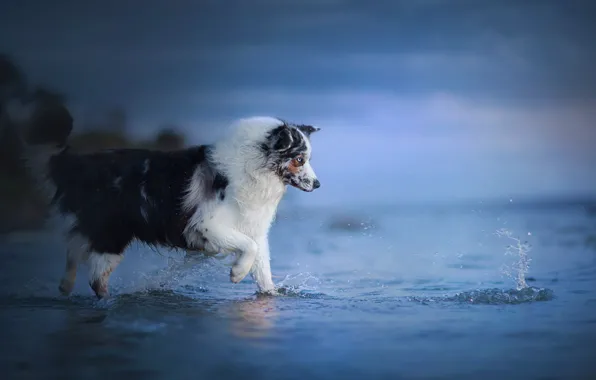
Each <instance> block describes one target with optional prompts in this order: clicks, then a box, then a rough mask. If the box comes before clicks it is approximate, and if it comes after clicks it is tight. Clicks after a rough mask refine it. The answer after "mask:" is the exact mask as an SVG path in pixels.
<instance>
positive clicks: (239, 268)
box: [230, 263, 250, 284]
mask: <svg viewBox="0 0 596 380" xmlns="http://www.w3.org/2000/svg"><path fill="white" fill-rule="evenodd" d="M248 272H250V266H248V265H242V263H237V264H234V266H232V269H231V270H230V280H231V281H232V282H233V283H235V284H237V283H239V282H240V281H242V280H244V277H246V275H248Z"/></svg>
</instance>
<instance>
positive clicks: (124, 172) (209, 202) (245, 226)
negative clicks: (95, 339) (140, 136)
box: [12, 109, 319, 298]
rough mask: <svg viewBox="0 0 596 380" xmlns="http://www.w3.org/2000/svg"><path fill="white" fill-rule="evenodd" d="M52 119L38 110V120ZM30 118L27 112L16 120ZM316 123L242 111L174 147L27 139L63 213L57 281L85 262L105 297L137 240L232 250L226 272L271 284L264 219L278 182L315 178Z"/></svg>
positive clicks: (263, 287)
mask: <svg viewBox="0 0 596 380" xmlns="http://www.w3.org/2000/svg"><path fill="white" fill-rule="evenodd" d="M64 112H66V113H67V112H68V111H67V110H66V109H64ZM62 116H64V115H62ZM14 119H17V118H14ZM64 119H67V118H64V117H63V118H62V119H61V120H64ZM55 120H56V118H55V116H52V118H46V119H45V120H44V118H43V117H38V118H37V123H39V122H41V123H42V124H43V123H45V124H52V122H54V121H55ZM12 122H13V124H15V123H16V124H19V122H14V120H13V121H12ZM71 122H72V120H71ZM31 123H32V122H31V117H29V118H27V117H25V118H23V119H22V120H21V121H20V124H23V125H25V126H26V125H27V124H31ZM316 130H318V129H316V128H314V127H311V126H304V125H292V124H289V123H287V122H285V121H282V120H280V119H276V118H269V117H255V118H248V119H242V120H240V121H238V122H237V123H235V124H234V125H233V126H232V128H231V131H230V133H229V134H228V136H227V137H226V138H224V139H222V140H221V141H219V142H218V143H216V144H214V145H202V146H195V147H191V148H188V149H183V150H178V151H173V152H160V151H151V150H141V149H118V150H109V151H103V152H99V153H93V154H76V153H71V152H70V151H69V149H68V148H67V146H66V145H65V144H64V141H62V140H63V139H61V140H60V141H54V140H51V139H48V138H45V139H44V140H43V141H39V139H38V140H35V139H33V140H34V143H31V142H30V141H29V142H28V143H26V144H25V156H26V158H27V162H28V164H29V167H30V169H31V170H32V173H33V174H34V176H35V177H36V178H37V179H38V180H39V183H40V184H41V185H42V189H43V190H44V191H45V193H46V195H47V196H48V199H49V200H50V202H51V204H52V206H53V208H54V210H55V211H56V213H57V214H58V215H60V216H61V217H63V218H64V220H66V221H68V224H67V229H66V234H67V237H68V244H67V255H66V256H67V257H66V267H65V273H64V276H63V278H62V280H61V282H60V287H59V289H60V291H61V292H62V294H65V295H67V294H70V293H71V291H72V289H73V287H74V283H75V279H76V275H77V268H78V266H79V264H80V263H82V262H86V263H87V264H88V266H89V281H90V286H91V288H92V289H93V291H94V292H95V294H96V295H97V297H99V298H103V297H106V296H107V295H108V294H109V289H108V284H109V277H110V275H111V273H112V272H113V271H114V270H115V269H116V267H117V266H118V264H119V263H120V262H121V260H122V258H123V253H124V251H125V250H126V248H127V247H128V246H129V244H130V243H131V242H132V241H134V240H137V241H141V242H143V243H146V244H149V245H154V246H165V247H171V248H176V249H184V250H189V251H202V252H204V253H206V254H217V253H231V254H236V257H237V259H236V261H235V263H234V265H233V266H232V269H231V271H230V279H231V281H232V282H239V281H241V280H242V279H243V278H244V277H245V276H246V275H247V274H248V273H251V274H252V277H253V278H254V280H255V281H256V283H257V286H258V288H259V290H260V291H262V292H273V291H274V289H275V286H274V283H273V281H272V278H271V268H270V263H269V260H270V253H269V243H268V233H269V228H270V225H271V222H272V221H273V218H274V216H275V213H276V210H277V206H278V204H279V202H280V201H281V199H282V196H283V195H284V193H285V191H286V185H288V184H289V185H293V186H296V187H298V188H300V189H302V190H304V191H312V190H314V189H316V188H317V187H318V186H319V182H318V180H317V179H316V175H315V174H314V171H313V170H312V167H310V163H308V158H309V157H310V150H311V147H310V141H309V140H310V134H311V133H312V132H314V131H316ZM29 137H31V136H29ZM297 155H301V156H303V157H306V158H307V160H306V163H305V164H304V165H302V166H300V167H299V168H290V167H291V163H292V162H293V161H292V159H293V158H294V157H296V156H297ZM296 169H298V170H296Z"/></svg>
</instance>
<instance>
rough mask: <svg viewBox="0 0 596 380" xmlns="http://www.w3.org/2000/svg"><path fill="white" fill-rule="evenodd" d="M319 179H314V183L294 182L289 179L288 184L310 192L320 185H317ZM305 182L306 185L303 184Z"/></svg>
mask: <svg viewBox="0 0 596 380" xmlns="http://www.w3.org/2000/svg"><path fill="white" fill-rule="evenodd" d="M318 182H319V181H317V180H315V183H312V184H311V183H304V182H296V181H291V182H290V185H291V186H293V187H295V188H297V189H299V190H302V191H304V192H306V193H312V192H313V191H315V190H316V189H318V188H319V186H320V185H318V186H317V184H318ZM305 184H308V186H304V185H305Z"/></svg>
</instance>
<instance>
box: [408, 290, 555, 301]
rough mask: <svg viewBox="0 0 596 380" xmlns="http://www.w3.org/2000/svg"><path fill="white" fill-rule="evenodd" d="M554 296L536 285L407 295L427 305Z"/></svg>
mask: <svg viewBox="0 0 596 380" xmlns="http://www.w3.org/2000/svg"><path fill="white" fill-rule="evenodd" d="M553 298H554V293H553V291H552V290H550V289H543V288H534V287H526V288H523V289H518V290H516V289H509V290H503V289H498V288H493V289H478V290H472V291H465V292H459V293H456V294H454V295H450V296H438V297H417V296H415V297H407V299H408V300H409V301H413V302H418V303H422V304H425V305H428V304H432V303H441V302H454V303H465V304H473V305H518V304H522V303H530V302H541V301H550V300H552V299H553Z"/></svg>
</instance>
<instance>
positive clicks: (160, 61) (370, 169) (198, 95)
mask: <svg viewBox="0 0 596 380" xmlns="http://www.w3.org/2000/svg"><path fill="white" fill-rule="evenodd" d="M140 4H141V2H137V1H118V2H116V1H103V2H95V1H89V2H84V4H83V2H76V1H63V0H59V1H57V2H52V3H50V2H42V1H23V2H19V1H8V2H3V4H2V5H0V33H1V34H2V35H5V36H7V35H8V36H11V38H3V39H2V41H1V42H0V51H3V52H7V53H9V54H11V55H13V56H14V57H15V59H16V60H17V61H18V63H20V64H21V66H22V67H23V69H24V70H25V71H26V72H27V74H28V75H29V77H30V78H31V80H32V81H34V82H42V83H46V84H49V85H51V86H52V87H55V88H57V89H59V90H61V91H63V92H65V93H66V94H67V95H68V96H69V100H70V104H71V107H72V109H73V111H74V112H75V114H76V115H77V116H78V120H85V119H86V118H89V117H91V116H90V115H93V114H96V113H97V112H99V111H100V110H103V109H106V108H109V107H112V106H118V105H122V106H124V107H125V108H126V109H127V111H128V114H129V118H130V124H131V128H132V130H133V132H134V133H136V134H139V135H146V134H149V133H151V132H153V131H155V129H156V128H157V127H159V126H160V125H161V124H163V123H176V124H177V125H180V127H181V128H184V130H185V132H186V134H187V135H188V136H189V139H190V140H191V141H192V142H195V143H200V142H202V141H206V140H212V139H213V138H215V137H217V136H218V133H219V130H220V129H219V127H221V126H223V125H225V124H226V123H228V122H229V121H231V120H232V119H234V118H236V117H241V116H248V115H255V114H259V115H262V114H269V115H275V116H280V117H284V118H286V119H290V120H295V121H298V122H304V123H313V124H317V125H318V126H320V127H322V128H323V131H321V132H320V134H318V135H316V136H313V144H314V149H315V155H314V158H313V165H314V167H315V169H316V170H317V172H318V174H319V176H320V177H321V178H320V179H321V182H322V185H323V186H322V187H321V189H319V190H318V191H317V192H316V193H313V194H304V195H300V196H299V198H300V199H304V200H308V202H321V203H326V202H331V201H333V202H335V201H338V202H364V201H371V200H376V199H383V200H390V201H393V200H394V201H396V202H408V201H414V200H415V201H419V200H420V201H424V200H452V199H467V198H473V199H483V198H486V199H489V198H508V197H518V196H528V197H538V196H549V195H565V194H595V193H596V176H594V174H593V172H594V169H593V168H594V166H595V163H596V149H594V145H595V144H596V126H595V120H596V70H594V69H593V68H594V61H595V60H596V48H595V47H594V43H593V40H592V38H593V37H592V36H594V35H596V26H595V25H594V23H593V21H591V20H593V19H594V17H596V12H595V9H596V6H594V5H592V3H591V2H588V1H565V2H561V1H549V0H541V1H531V0H528V1H509V0H504V1H471V0H468V1H458V0H456V1H439V0H416V1H377V2H372V1H370V2H369V1H347V0H318V1H315V0H302V1H290V0H286V1H284V0H278V1H274V0H256V1H240V0H234V1H200V2H199V1H189V0H177V1H176V2H166V1H145V2H143V3H142V4H144V5H142V6H141V5H140Z"/></svg>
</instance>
